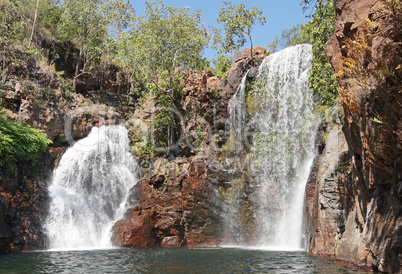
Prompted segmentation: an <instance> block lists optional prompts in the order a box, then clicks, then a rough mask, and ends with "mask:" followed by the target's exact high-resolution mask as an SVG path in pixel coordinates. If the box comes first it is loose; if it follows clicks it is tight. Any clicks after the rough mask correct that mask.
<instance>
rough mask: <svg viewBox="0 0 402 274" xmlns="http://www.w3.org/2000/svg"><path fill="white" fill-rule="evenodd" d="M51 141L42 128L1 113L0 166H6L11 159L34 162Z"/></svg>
mask: <svg viewBox="0 0 402 274" xmlns="http://www.w3.org/2000/svg"><path fill="white" fill-rule="evenodd" d="M51 143H52V141H51V140H50V139H49V138H48V137H47V136H46V134H44V133H43V132H42V130H39V129H35V128H32V127H30V126H29V125H25V124H21V123H16V122H13V121H11V120H8V119H6V118H4V117H3V116H1V115H0V167H6V166H7V165H8V164H9V163H10V162H11V161H25V162H30V163H31V164H33V163H34V161H35V160H36V159H37V158H38V157H39V156H40V155H41V154H42V153H43V152H45V151H46V148H47V146H48V145H49V144H51Z"/></svg>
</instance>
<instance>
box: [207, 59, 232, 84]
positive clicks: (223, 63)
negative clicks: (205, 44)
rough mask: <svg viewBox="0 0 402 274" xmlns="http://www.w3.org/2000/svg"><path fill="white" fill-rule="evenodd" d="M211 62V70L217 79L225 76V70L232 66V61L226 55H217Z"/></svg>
mask: <svg viewBox="0 0 402 274" xmlns="http://www.w3.org/2000/svg"><path fill="white" fill-rule="evenodd" d="M212 63H213V64H214V66H215V68H214V69H213V70H212V72H213V73H215V75H216V76H218V78H219V79H222V78H224V77H225V76H226V72H227V71H228V69H229V68H230V67H231V66H232V63H233V62H232V61H231V60H230V59H229V57H227V56H226V55H219V56H218V58H216V59H213V60H212Z"/></svg>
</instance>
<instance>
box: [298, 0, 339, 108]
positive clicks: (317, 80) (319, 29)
mask: <svg viewBox="0 0 402 274" xmlns="http://www.w3.org/2000/svg"><path fill="white" fill-rule="evenodd" d="M303 3H304V4H305V7H307V6H308V5H309V4H311V3H313V2H312V1H310V0H305V1H303ZM334 30H335V5H334V1H333V0H316V2H315V12H314V13H313V15H312V18H311V20H310V21H309V22H308V23H307V24H305V25H304V27H303V29H302V31H301V33H302V34H303V33H305V35H308V36H311V37H312V45H313V53H314V58H313V61H312V69H311V71H310V78H309V84H310V87H311V88H312V89H313V91H314V93H315V94H317V95H319V96H320V98H321V99H320V100H321V104H323V105H326V106H331V105H334V104H335V103H336V98H337V97H338V82H337V80H336V78H335V73H334V69H333V67H332V66H331V64H330V63H329V61H328V58H327V55H326V53H325V50H324V45H325V43H326V42H327V41H328V39H329V38H330V37H331V35H332V33H333V32H334Z"/></svg>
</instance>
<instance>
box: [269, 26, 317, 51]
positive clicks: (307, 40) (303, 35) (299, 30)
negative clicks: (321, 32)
mask: <svg viewBox="0 0 402 274" xmlns="http://www.w3.org/2000/svg"><path fill="white" fill-rule="evenodd" d="M305 27H306V26H305V25H303V24H302V25H297V26H294V27H293V28H291V29H284V30H283V31H282V35H281V37H279V36H276V37H275V40H274V41H272V42H271V43H270V44H268V46H267V47H268V49H269V50H270V51H277V50H279V49H282V48H286V47H289V46H295V45H299V44H312V43H313V39H312V37H311V35H310V33H309V32H307V31H305Z"/></svg>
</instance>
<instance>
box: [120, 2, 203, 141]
mask: <svg viewBox="0 0 402 274" xmlns="http://www.w3.org/2000/svg"><path fill="white" fill-rule="evenodd" d="M145 4H146V8H145V15H144V16H142V17H138V19H137V23H136V25H135V26H133V29H132V30H131V31H130V32H129V33H124V32H122V33H121V35H120V37H121V45H120V56H121V57H122V58H123V59H125V61H126V62H128V63H131V66H132V68H133V70H136V71H137V72H138V73H139V74H140V75H141V78H143V79H145V80H146V81H147V82H148V83H151V85H152V86H153V87H154V88H155V89H156V90H157V91H159V92H161V93H163V94H166V95H168V96H169V105H170V109H171V110H173V109H174V95H175V93H176V91H177V89H178V86H179V80H180V79H181V78H182V77H183V76H184V75H185V74H186V73H187V72H188V71H189V70H190V69H194V68H203V67H204V66H205V59H204V58H203V57H202V53H203V50H204V49H205V48H206V46H207V45H208V35H207V31H206V29H205V28H204V27H203V25H202V22H201V19H202V14H201V12H200V11H195V12H193V13H190V9H189V8H176V7H171V6H165V5H164V4H163V2H162V1H159V2H145ZM167 135H168V138H167V142H168V147H169V148H170V149H172V148H173V145H174V143H175V134H174V121H173V119H172V118H171V119H170V120H169V125H168V133H167Z"/></svg>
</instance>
